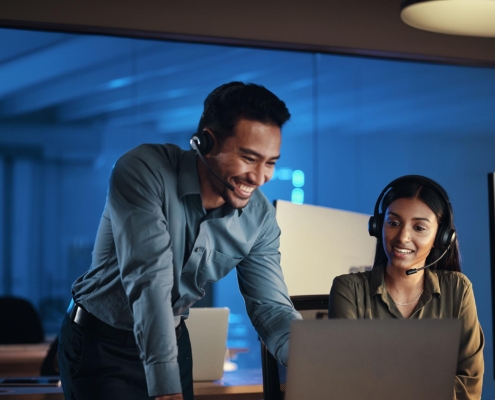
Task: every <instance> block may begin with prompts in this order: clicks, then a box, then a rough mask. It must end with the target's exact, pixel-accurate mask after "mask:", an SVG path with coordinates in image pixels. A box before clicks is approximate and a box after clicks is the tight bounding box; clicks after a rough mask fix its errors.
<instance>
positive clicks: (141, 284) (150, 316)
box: [108, 154, 181, 397]
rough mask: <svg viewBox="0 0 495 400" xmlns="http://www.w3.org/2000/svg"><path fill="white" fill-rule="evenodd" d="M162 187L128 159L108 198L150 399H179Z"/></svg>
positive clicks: (115, 176) (115, 171) (140, 165)
mask: <svg viewBox="0 0 495 400" xmlns="http://www.w3.org/2000/svg"><path fill="white" fill-rule="evenodd" d="M163 186H164V185H163V180H162V178H161V177H160V176H158V175H157V172H156V171H155V170H153V168H151V167H150V166H149V165H147V164H146V162H145V161H144V160H142V159H140V158H137V157H135V156H133V155H130V154H126V155H124V156H123V157H122V158H121V159H120V160H119V161H118V162H117V163H116V164H115V167H114V169H113V172H112V177H111V179H110V188H109V193H108V201H109V205H110V218H111V221H112V230H113V234H114V240H115V246H116V253H117V258H118V262H119V268H120V273H121V280H122V284H123V286H124V289H125V291H126V294H127V298H128V302H129V306H130V308H131V311H132V315H133V318H134V335H135V337H136V342H137V345H138V347H139V350H140V353H141V354H140V355H141V360H142V361H143V365H144V369H145V374H146V380H147V384H148V392H149V395H150V396H151V397H156V396H159V395H164V394H168V393H181V384H180V374H179V367H178V363H177V344H176V337H175V327H174V318H173V312H172V303H171V290H172V287H173V282H174V278H173V260H172V248H171V238H170V235H169V233H168V230H167V221H166V218H165V216H164V215H163V211H162V204H163V195H164V190H165V188H164V187H163Z"/></svg>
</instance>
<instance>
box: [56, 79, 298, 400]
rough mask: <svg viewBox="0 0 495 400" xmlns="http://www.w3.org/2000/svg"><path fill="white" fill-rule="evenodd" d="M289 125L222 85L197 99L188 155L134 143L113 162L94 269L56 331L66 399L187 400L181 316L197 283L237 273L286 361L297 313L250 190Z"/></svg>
mask: <svg viewBox="0 0 495 400" xmlns="http://www.w3.org/2000/svg"><path fill="white" fill-rule="evenodd" d="M289 118H290V114H289V111H288V110H287V108H286V106H285V104H284V103H283V102H282V101H281V100H279V99H278V98H277V97H276V96H275V95H274V94H273V93H271V92H270V91H268V90H267V89H265V88H264V87H262V86H258V85H254V84H244V83H241V82H231V83H228V84H225V85H222V86H220V87H218V88H217V89H215V90H214V91H213V92H212V93H211V94H210V95H209V96H208V97H207V98H206V100H205V103H204V113H203V115H202V117H201V120H200V123H199V127H198V133H197V134H195V135H194V136H193V139H192V140H191V146H192V147H193V149H195V150H196V151H194V150H190V151H184V150H181V149H180V148H178V147H177V146H174V145H142V146H139V147H137V148H136V149H134V150H131V151H130V152H128V153H127V154H125V155H124V156H123V157H121V158H120V159H119V160H118V161H117V163H116V164H115V167H114V169H113V171H112V176H111V179H110V187H109V191H108V197H107V202H106V205H105V210H104V212H103V216H102V218H101V222H100V226H99V228H98V233H97V237H96V243H95V248H94V251H93V261H92V266H91V268H90V270H89V271H88V272H86V273H85V274H84V275H83V276H81V277H80V278H79V279H78V280H77V281H76V282H75V283H74V285H73V287H72V295H73V302H72V303H71V306H70V307H69V310H68V315H67V317H66V318H65V319H64V322H63V324H62V329H61V333H60V345H59V363H60V369H61V378H62V383H63V388H64V394H65V398H66V399H105V400H107V399H110V398H112V396H113V397H114V398H118V399H119V400H122V399H145V398H146V399H148V398H150V397H151V398H155V399H160V400H164V399H182V398H184V399H192V398H193V389H192V360H191V358H192V357H191V346H190V342H189V336H188V333H187V328H186V325H185V323H184V318H185V317H187V313H188V309H189V307H191V306H192V305H193V304H194V302H196V301H197V300H199V299H201V298H202V297H203V295H204V291H203V286H204V284H205V283H206V282H208V281H217V280H219V279H220V278H222V277H223V276H225V275H227V273H228V272H229V271H230V270H231V269H232V268H234V267H237V274H238V280H239V287H240V290H241V293H242V295H243V296H244V299H245V301H246V307H247V311H248V314H249V316H250V318H251V321H252V323H253V325H254V326H255V328H256V330H257V331H258V333H259V335H260V337H261V338H262V340H263V341H264V343H265V344H266V345H267V347H268V349H269V350H270V351H271V352H272V353H273V354H274V355H275V356H276V357H277V358H278V359H279V360H281V361H282V362H283V363H286V361H287V352H288V337H289V325H290V322H291V321H292V320H293V319H299V318H300V315H299V314H298V313H297V312H296V311H295V310H294V309H293V307H292V304H291V302H290V299H289V297H288V295H287V289H286V286H285V284H284V282H283V277H282V272H281V268H280V254H279V252H278V247H279V235H280V230H279V228H278V226H277V223H276V221H275V214H274V209H273V207H272V205H271V204H270V203H269V202H268V200H267V199H266V197H265V196H264V195H263V194H262V193H261V191H260V190H258V188H259V187H260V186H262V185H263V184H264V183H266V182H267V181H268V180H269V179H270V178H271V177H272V174H273V171H274V168H275V162H276V161H277V160H278V158H279V157H280V143H281V131H280V129H281V127H282V125H283V124H284V123H285V122H286V121H287V120H288V119H289ZM198 157H199V158H198Z"/></svg>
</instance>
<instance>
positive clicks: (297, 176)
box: [292, 169, 304, 188]
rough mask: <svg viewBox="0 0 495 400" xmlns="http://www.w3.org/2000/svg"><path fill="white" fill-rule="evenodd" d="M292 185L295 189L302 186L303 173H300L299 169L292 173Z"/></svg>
mask: <svg viewBox="0 0 495 400" xmlns="http://www.w3.org/2000/svg"><path fill="white" fill-rule="evenodd" d="M292 184H293V185H294V186H295V187H296V188H300V187H303V186H304V172H302V171H301V170H300V169H296V170H295V171H294V172H293V173H292Z"/></svg>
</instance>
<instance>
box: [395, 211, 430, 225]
mask: <svg viewBox="0 0 495 400" xmlns="http://www.w3.org/2000/svg"><path fill="white" fill-rule="evenodd" d="M388 215H393V216H395V217H397V218H402V217H401V216H400V215H399V214H397V213H394V212H393V211H389V212H388ZM413 220H414V221H426V222H429V223H430V224H431V221H430V220H429V219H428V218H424V217H414V218H413Z"/></svg>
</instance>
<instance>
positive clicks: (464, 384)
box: [454, 284, 485, 400]
mask: <svg viewBox="0 0 495 400" xmlns="http://www.w3.org/2000/svg"><path fill="white" fill-rule="evenodd" d="M459 319H460V320H461V322H462V325H461V326H462V328H461V343H460V348H459V358H458V362H457V372H456V378H455V385H454V388H455V397H454V398H455V399H457V400H474V399H477V400H479V398H480V396H481V391H482V385H483V373H484V361H483V346H484V342H485V339H484V336H483V331H482V329H481V325H480V323H479V321H478V314H477V312H476V303H475V300H474V293H473V288H472V285H471V284H468V285H467V286H466V288H465V291H464V295H463V299H462V305H461V308H460V314H459Z"/></svg>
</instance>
